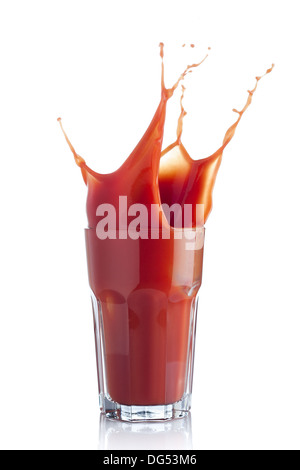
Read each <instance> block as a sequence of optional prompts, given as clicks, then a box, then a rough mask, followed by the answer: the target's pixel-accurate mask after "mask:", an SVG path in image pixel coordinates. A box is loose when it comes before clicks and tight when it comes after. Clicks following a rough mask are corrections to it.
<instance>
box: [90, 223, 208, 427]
mask: <svg viewBox="0 0 300 470" xmlns="http://www.w3.org/2000/svg"><path fill="white" fill-rule="evenodd" d="M180 232H181V236H180ZM85 235H86V248H87V261H88V273H89V282H90V287H91V295H92V304H93V313H94V329H95V342H96V357H97V372H98V384H99V399H100V409H101V412H102V413H105V414H106V416H107V417H109V418H115V419H120V420H123V421H145V420H166V419H172V418H181V417H184V416H185V415H186V414H187V413H188V411H189V410H190V407H191V395H192V382H193V367H194V348H195V330H196V319H197V304H198V292H199V288H200V286H201V281H202V264H203V243H204V228H203V227H201V228H197V229H183V230H179V229H172V230H171V233H170V236H169V237H168V238H163V236H162V234H161V233H153V232H151V233H150V232H149V234H144V236H141V237H140V238H138V239H132V238H128V237H127V238H125V237H124V234H123V233H122V234H121V233H120V232H117V234H116V237H115V238H114V239H111V238H107V239H105V240H100V239H99V238H98V237H97V234H96V231H95V230H94V229H86V231H85Z"/></svg>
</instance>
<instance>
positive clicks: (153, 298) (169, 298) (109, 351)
mask: <svg viewBox="0 0 300 470" xmlns="http://www.w3.org/2000/svg"><path fill="white" fill-rule="evenodd" d="M160 52H161V58H162V59H163V45H162V44H161V45H160ZM198 65H199V64H193V65H191V66H188V67H187V69H186V70H185V71H184V73H183V74H182V75H181V76H180V78H179V80H178V81H177V82H176V83H175V85H174V86H173V87H172V88H170V89H167V88H166V87H165V85H164V73H163V72H164V70H163V61H162V93H161V100H160V103H159V105H158V108H157V110H156V112H155V115H154V117H153V119H152V121H151V123H150V125H149V127H148V129H147V131H146V132H145V134H144V136H143V137H142V139H141V140H140V142H139V143H138V145H137V146H136V147H135V149H134V150H133V152H132V153H131V155H130V156H129V157H128V158H127V159H126V160H125V162H124V163H123V165H122V166H121V167H120V168H119V169H118V170H117V171H115V172H113V173H110V174H99V173H96V172H94V171H93V170H91V169H90V168H89V167H88V166H87V165H86V163H85V161H84V160H83V159H82V158H81V157H80V156H79V155H78V154H77V153H76V152H75V150H74V148H73V146H72V145H71V143H70V141H69V139H68V137H67V135H66V134H65V132H64V130H63V129H62V130H63V132H64V134H65V137H66V139H67V142H68V144H69V146H70V148H71V150H72V152H73V154H74V158H75V161H76V163H77V164H78V165H79V166H80V168H81V171H82V175H83V178H84V181H85V183H86V185H87V188H88V196H87V215H88V223H89V228H88V229H87V230H86V245H87V258H88V271H89V281H90V286H91V289H92V291H93V293H94V295H95V297H96V298H97V299H98V301H99V303H100V305H101V309H102V315H103V332H104V345H105V367H106V379H107V388H108V393H109V396H110V397H111V399H112V400H113V401H116V402H118V403H121V404H125V405H164V404H169V403H174V402H176V401H178V400H180V399H181V398H182V396H183V393H184V390H185V381H186V377H187V363H188V357H189V354H191V351H190V346H189V345H190V342H189V341H190V323H191V312H192V310H193V308H192V307H193V304H194V302H195V298H196V294H197V292H198V290H199V288H200V285H201V279H202V258H203V248H202V249H201V250H198V252H197V253H194V252H189V253H188V252H187V251H186V250H185V249H184V247H183V241H178V240H176V241H175V240H174V228H173V227H170V225H169V223H168V221H167V219H166V217H165V216H164V214H163V211H162V210H161V204H162V203H167V204H168V205H169V206H171V205H172V204H174V203H179V204H180V205H181V206H183V205H184V204H193V205H195V204H204V222H205V221H206V219H207V217H208V215H209V212H210V210H211V205H212V191H213V186H214V183H215V179H216V175H217V172H218V169H219V166H220V163H221V159H222V154H223V151H224V149H225V147H226V146H227V144H228V143H229V142H230V140H231V139H232V137H233V135H234V133H235V130H236V127H237V125H238V123H239V121H240V119H241V117H242V115H243V114H244V112H245V111H246V109H247V108H248V106H249V105H250V104H251V101H252V96H253V93H254V92H255V90H256V87H257V84H258V81H259V80H260V78H261V77H257V78H256V86H255V88H254V89H253V90H251V91H249V92H248V93H249V94H248V99H247V102H246V104H245V106H244V108H243V109H242V110H241V111H239V112H238V111H236V110H234V111H236V112H237V113H238V118H237V120H236V121H235V122H234V124H233V125H232V126H231V127H230V128H229V129H228V130H227V132H226V134H225V137H224V140H223V144H222V146H221V147H220V148H219V149H218V150H217V151H216V152H215V153H214V154H213V155H211V156H210V157H208V158H205V159H201V160H193V159H192V158H191V157H190V156H189V154H188V152H187V151H186V149H185V147H184V146H183V144H182V142H181V134H182V122H183V118H184V115H185V111H184V109H183V106H182V99H181V114H180V117H179V120H178V128H177V140H176V141H175V142H174V143H173V144H172V145H170V146H169V147H167V148H166V149H165V150H164V151H163V152H162V151H161V150H162V148H161V147H162V140H163V131H164V122H165V115H166V105H167V101H168V99H169V98H170V97H171V96H172V95H173V92H174V90H175V89H176V88H177V86H178V84H179V82H180V81H181V80H183V79H184V77H185V75H186V73H187V72H188V71H190V70H191V68H194V67H196V66H198ZM272 68H273V66H272ZM272 68H270V69H268V70H267V72H266V73H269V72H270V71H271V70H272ZM183 91H184V88H183ZM59 121H60V119H59ZM60 124H61V122H60ZM119 196H127V204H128V207H129V206H131V205H133V204H136V203H139V204H143V205H145V206H146V207H147V208H148V210H149V213H151V205H154V204H155V205H156V208H155V209H154V210H156V211H157V215H158V218H157V220H158V224H157V226H155V227H152V228H154V229H156V230H157V231H158V232H161V231H162V230H164V228H168V229H169V230H170V239H169V240H168V239H166V240H163V239H161V238H160V239H151V238H150V235H149V238H148V239H143V238H139V239H138V240H131V239H129V238H127V239H125V240H122V239H119V237H118V236H117V239H115V240H114V239H110V238H107V239H105V240H99V238H98V237H97V234H96V227H97V224H98V222H99V216H97V215H96V210H97V207H98V206H99V204H103V203H108V204H112V205H113V206H114V207H115V208H116V213H117V219H116V229H117V230H119V229H124V228H127V226H126V225H128V224H129V221H130V218H129V219H128V220H127V221H125V222H124V220H120V219H119V216H120V214H119V212H118V207H119ZM152 210H153V209H152ZM161 213H162V215H161ZM198 223H199V221H197V219H196V217H194V218H193V220H192V227H197V225H198ZM202 223H203V221H202ZM124 224H125V227H124ZM180 243H181V245H180Z"/></svg>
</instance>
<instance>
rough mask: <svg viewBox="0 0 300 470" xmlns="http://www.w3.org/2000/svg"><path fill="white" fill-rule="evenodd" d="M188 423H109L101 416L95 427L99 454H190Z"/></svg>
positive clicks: (187, 419)
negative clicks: (126, 451) (178, 452)
mask: <svg viewBox="0 0 300 470" xmlns="http://www.w3.org/2000/svg"><path fill="white" fill-rule="evenodd" d="M192 448H193V446H192V419H191V414H190V413H188V415H187V416H185V417H184V418H182V419H176V420H171V421H165V422H162V421H161V422H141V423H128V422H123V421H117V420H110V419H107V418H106V417H105V415H104V414H101V416H100V423H99V450H124V449H130V450H132V449H140V450H145V449H147V450H149V449H152V450H155V449H156V450H164V449H169V450H175V449H177V450H178V449H180V450H191V449H192Z"/></svg>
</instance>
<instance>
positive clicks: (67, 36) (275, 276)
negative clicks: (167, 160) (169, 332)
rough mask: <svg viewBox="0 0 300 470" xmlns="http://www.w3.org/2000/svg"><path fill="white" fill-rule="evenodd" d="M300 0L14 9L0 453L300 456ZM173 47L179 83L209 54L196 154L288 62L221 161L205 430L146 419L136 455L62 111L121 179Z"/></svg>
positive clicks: (170, 129)
mask: <svg viewBox="0 0 300 470" xmlns="http://www.w3.org/2000/svg"><path fill="white" fill-rule="evenodd" d="M298 3H299V2H297V1H288V0H287V1H286V2H284V3H282V2H281V1H274V0H273V1H265V0H259V1H256V0H253V1H251V2H249V3H247V4H246V3H245V2H240V1H230V0H228V1H226V2H223V1H221V0H220V1H214V0H211V1H210V2H206V1H205V2H204V1H196V0H195V1H186V2H178V1H174V0H173V1H172V2H171V1H163V2H161V1H154V0H152V1H151V2H138V1H129V0H127V1H126V2H123V1H111V2H104V1H88V0H85V1H74V0H72V1H65V0H60V1H54V0H53V1H51V2H40V1H30V0H28V1H26V2H22V1H11V2H8V1H6V2H5V1H4V2H1V6H0V40H1V45H2V47H1V53H0V57H1V62H0V63H1V75H0V83H1V88H0V94H1V96H0V103H1V105H0V120H1V122H0V124H1V127H0V129H1V137H0V152H1V184H0V192H1V194H0V197H1V245H0V259H1V262H0V269H1V296H0V312H1V318H0V447H1V448H6V449H11V448H12V449H21V448H24V449H41V448H42V449H46V448H51V449H71V448H77V449H97V448H101V447H102V448H103V447H106V448H122V447H123V448H124V447H128V446H129V447H130V445H132V446H133V447H135V448H137V447H138V446H141V447H143V445H144V446H146V447H147V448H159V447H163V446H166V447H167V448H171V447H172V446H173V445H174V447H176V448H187V447H188V446H191V442H192V443H193V446H194V449H279V448H280V449H283V448H284V449H288V448H297V449H299V448H300V431H299V419H300V405H299V395H300V378H299V358H300V343H299V333H300V331H299V330H300V318H299V310H300V309H299V261H300V260H299V235H300V233H299V169H300V155H299V143H298V140H299V104H300V103H299V71H300V70H299V61H298V55H299V54H298V45H299V39H300V38H299V24H298V18H299V12H298V10H299V8H298ZM161 40H162V41H164V42H165V43H166V50H165V53H166V74H167V77H166V79H167V85H168V84H169V85H170V84H171V83H172V82H173V81H174V79H175V78H177V75H178V72H179V71H181V70H182V68H183V67H184V66H185V65H186V63H187V62H191V61H194V60H197V59H199V57H200V58H201V57H202V56H203V54H204V53H205V51H206V48H207V47H208V46H211V47H212V50H211V54H210V57H209V58H208V60H207V61H206V63H205V64H203V65H202V66H201V70H200V69H199V70H197V71H195V72H194V73H193V74H192V76H190V77H189V78H188V80H187V81H186V85H187V87H188V89H187V92H186V101H185V104H186V108H187V111H188V116H187V118H186V122H185V130H184V135H183V142H184V144H185V146H186V147H187V148H188V150H190V151H191V153H192V156H194V157H195V158H197V157H200V156H206V155H208V154H209V153H211V152H212V151H213V150H214V149H215V148H216V147H217V146H218V145H220V143H221V141H222V138H223V135H224V132H225V130H226V126H228V125H229V124H230V123H231V122H232V121H233V119H234V118H235V115H234V114H233V113H232V112H231V109H232V108H233V107H237V108H238V109H239V108H240V107H241V106H242V105H243V104H244V102H245V99H246V96H247V93H246V90H247V89H249V88H252V87H253V85H254V76H255V75H259V74H262V73H263V72H264V71H265V69H266V68H267V67H269V66H270V65H271V63H272V62H275V64H276V67H275V69H274V71H273V72H272V74H271V75H268V76H267V77H265V78H264V80H263V81H261V82H260V84H259V88H258V90H257V93H256V95H255V97H254V100H253V105H252V106H251V108H250V109H249V110H248V111H247V113H246V115H245V116H244V118H243V121H242V122H241V124H240V126H239V128H238V130H237V133H236V136H235V138H234V140H233V141H232V143H231V144H230V145H229V147H228V149H227V150H226V151H225V153H224V159H223V163H222V167H221V169H220V173H219V176H218V179H217V184H216V188H215V191H214V209H213V212H212V214H211V216H210V218H209V220H208V222H207V225H206V227H207V232H206V246H205V261H204V279H203V285H202V288H201V289H202V291H201V298H200V312H199V323H198V333H197V350H196V364H195V386H194V401H193V410H192V435H191V432H189V426H187V428H186V429H184V428H183V429H181V430H180V429H179V430H178V428H176V425H170V426H169V427H167V428H165V431H164V432H165V434H164V436H165V439H161V438H160V432H161V429H157V428H156V427H155V425H153V426H150V425H149V426H148V428H147V429H146V430H144V431H145V432H144V431H143V430H142V431H141V432H140V433H139V441H138V442H139V443H138V444H137V443H136V442H137V441H136V433H137V432H139V430H136V429H135V430H130V429H129V430H128V428H125V429H124V428H120V429H119V428H118V426H117V425H116V426H115V425H110V424H109V423H104V424H103V423H102V424H101V426H100V429H99V412H98V402H97V383H96V366H95V356H94V339H93V325H92V314H91V305H90V299H89V290H88V282H87V273H86V262H85V251H84V250H85V249H84V238H83V228H84V226H85V223H86V221H85V187H84V184H83V183H82V181H81V175H80V172H79V170H78V168H77V167H76V166H75V164H74V162H73V159H72V155H71V153H70V152H69V150H68V148H67V146H66V143H65V141H64V140H63V137H62V135H61V132H60V130H59V126H58V123H57V122H56V118H57V117H58V116H61V117H62V118H63V123H64V125H65V128H66V130H67V131H68V133H69V135H70V138H71V139H72V142H73V144H74V145H75V147H76V149H77V151H78V152H79V153H80V154H82V156H84V158H85V159H86V160H87V162H88V163H89V164H90V165H91V166H92V167H93V168H94V169H96V170H98V171H110V170H112V169H113V168H117V167H118V166H119V164H120V163H121V162H122V161H123V159H124V158H125V157H126V156H127V155H128V154H129V153H130V151H131V150H132V148H133V147H134V145H135V144H136V143H137V141H138V139H139V138H140V137H141V135H142V133H143V132H144V130H145V129H146V127H147V125H148V123H149V122H150V119H151V117H152V114H153V113H154V110H155V108H156V106H157V103H158V100H159V80H160V76H159V74H160V61H159V54H158V53H159V51H158V47H157V44H158V43H159V42H160V41H161ZM184 42H185V43H190V42H194V43H195V44H197V45H198V46H199V47H197V48H195V49H193V50H187V49H181V48H180V46H181V44H182V43H184ZM185 54H186V55H185ZM173 66H174V67H173ZM178 98H179V95H178V94H177V95H176V97H174V98H173V103H171V102H170V106H169V108H168V111H169V115H168V123H167V129H166V132H167V133H166V140H165V142H166V144H167V143H170V142H171V141H172V139H173V136H174V135H175V128H174V125H175V123H176V119H177V115H178V111H179V105H178ZM172 106H173V107H172ZM171 113H174V117H173V121H172V118H171V117H170V114H171ZM174 426H175V427H174ZM99 432H100V437H99ZM143 435H144V438H143ZM145 436H146V437H145ZM143 439H144V440H143ZM128 443H129V444H128Z"/></svg>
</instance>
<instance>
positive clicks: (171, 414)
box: [99, 394, 191, 422]
mask: <svg viewBox="0 0 300 470" xmlns="http://www.w3.org/2000/svg"><path fill="white" fill-rule="evenodd" d="M99 400H100V410H101V412H102V413H103V414H105V415H106V417H107V418H109V419H117V420H119V421H129V422H134V421H138V422H140V421H167V420H171V419H179V418H184V417H185V416H186V415H187V414H188V412H189V411H190V409H191V395H190V394H188V395H186V396H185V397H183V398H182V399H181V400H179V401H177V402H176V403H171V404H168V405H150V406H141V405H121V404H120V403H117V402H115V401H112V400H110V399H109V398H107V397H103V396H101V395H100V397H99Z"/></svg>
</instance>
